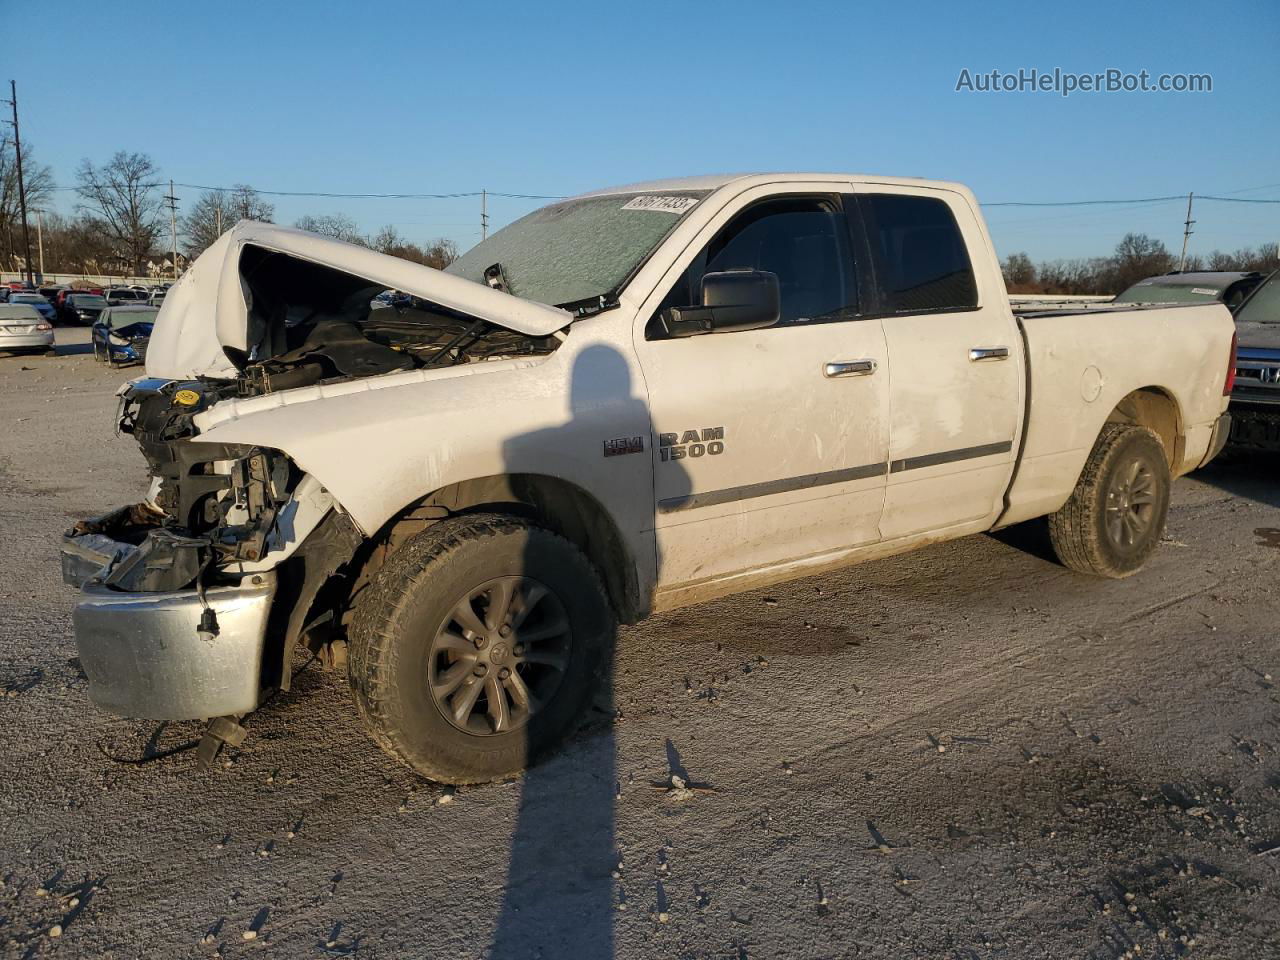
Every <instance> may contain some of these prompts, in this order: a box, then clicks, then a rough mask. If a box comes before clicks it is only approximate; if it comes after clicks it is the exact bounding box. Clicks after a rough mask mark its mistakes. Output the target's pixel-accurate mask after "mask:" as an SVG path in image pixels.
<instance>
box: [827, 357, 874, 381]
mask: <svg viewBox="0 0 1280 960" xmlns="http://www.w3.org/2000/svg"><path fill="white" fill-rule="evenodd" d="M877 366H878V364H877V363H876V362H875V361H874V360H845V361H843V362H833V363H828V364H827V365H826V366H824V367H823V368H822V375H823V376H824V377H869V376H871V374H873V373H875V372H876V367H877Z"/></svg>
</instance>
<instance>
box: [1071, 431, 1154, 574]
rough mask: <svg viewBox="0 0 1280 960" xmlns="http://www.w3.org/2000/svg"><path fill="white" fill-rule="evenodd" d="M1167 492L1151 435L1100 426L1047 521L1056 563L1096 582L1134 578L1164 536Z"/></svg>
mask: <svg viewBox="0 0 1280 960" xmlns="http://www.w3.org/2000/svg"><path fill="white" fill-rule="evenodd" d="M1171 486H1172V479H1171V477H1170V474H1169V461H1168V460H1167V459H1166V455H1165V449H1164V444H1162V443H1161V442H1160V438H1159V437H1157V436H1156V434H1155V433H1154V431H1152V430H1149V429H1147V428H1146V427H1139V426H1134V425H1132V424H1125V423H1108V424H1106V425H1105V426H1104V427H1103V429H1102V433H1100V434H1099V435H1098V439H1097V442H1095V443H1094V445H1093V451H1092V452H1091V453H1090V454H1089V459H1088V460H1087V461H1085V465H1084V470H1083V471H1082V472H1081V474H1080V479H1079V480H1077V481H1076V487H1075V490H1073V491H1072V493H1071V498H1070V499H1069V500H1067V502H1066V503H1065V504H1064V505H1063V506H1062V509H1060V510H1059V511H1058V512H1057V513H1054V514H1051V515H1050V516H1049V538H1050V540H1051V541H1052V542H1053V549H1054V551H1055V552H1056V553H1057V555H1058V559H1059V560H1061V561H1062V562H1063V564H1064V565H1066V566H1068V567H1070V568H1071V569H1072V570H1076V571H1079V572H1080V573H1090V574H1093V575H1095V576H1099V577H1111V578H1113V579H1119V578H1121V577H1127V576H1130V575H1131V574H1134V573H1137V572H1138V571H1139V570H1140V569H1142V566H1143V565H1144V564H1145V563H1146V562H1147V560H1148V559H1149V558H1150V556H1151V554H1152V553H1153V552H1154V551H1155V549H1156V547H1157V546H1158V545H1159V543H1160V538H1161V536H1163V534H1164V526H1165V519H1166V518H1167V517H1168V514H1169V492H1170V488H1171Z"/></svg>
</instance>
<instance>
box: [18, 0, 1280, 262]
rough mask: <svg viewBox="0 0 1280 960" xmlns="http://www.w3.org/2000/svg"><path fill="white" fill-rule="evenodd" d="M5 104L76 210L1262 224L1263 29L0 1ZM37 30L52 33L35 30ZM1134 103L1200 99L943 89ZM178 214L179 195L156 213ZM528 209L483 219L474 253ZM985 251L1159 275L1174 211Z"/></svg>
mask: <svg viewBox="0 0 1280 960" xmlns="http://www.w3.org/2000/svg"><path fill="white" fill-rule="evenodd" d="M0 14H3V17H2V22H3V23H4V24H5V33H6V35H7V36H9V37H22V36H28V37H30V38H32V40H31V42H25V43H6V44H5V45H4V47H3V51H4V52H3V55H0V64H3V65H4V66H5V67H8V70H7V71H0V79H8V78H10V77H12V78H13V79H15V80H16V81H17V82H18V100H19V106H20V108H21V111H22V113H21V122H22V134H23V140H24V141H25V142H27V143H29V144H30V145H31V147H32V149H33V151H34V156H35V158H36V159H37V160H38V161H40V162H42V163H45V164H48V165H49V166H50V167H52V169H53V173H54V176H55V178H56V181H57V184H58V186H59V187H60V188H61V189H60V190H59V191H58V193H57V201H56V205H57V207H58V208H59V209H62V210H64V211H70V210H71V209H72V208H73V207H74V205H75V203H76V195H75V193H74V191H73V190H72V189H70V188H71V187H72V186H73V185H74V182H75V179H74V174H75V169H76V167H77V166H78V165H79V163H80V161H81V160H82V159H83V158H88V159H90V160H92V161H94V162H103V161H105V160H107V159H109V158H110V156H111V155H112V153H114V152H115V151H117V150H129V151H140V152H143V153H146V154H149V155H150V156H151V158H152V159H153V160H154V162H155V163H156V165H157V166H158V167H159V169H160V170H161V173H162V175H163V176H164V177H165V178H170V177H171V178H173V179H174V180H175V181H177V182H179V183H185V184H199V185H208V186H229V185H231V184H235V183H248V184H250V185H252V186H254V187H256V188H258V189H260V190H277V191H306V192H331V193H455V192H472V191H478V190H481V189H485V190H489V191H495V192H499V193H520V194H538V195H546V196H563V195H572V194H575V193H579V192H583V191H586V190H590V189H594V188H598V187H603V186H609V185H613V184H620V183H629V182H633V181H637V180H647V179H653V178H657V177H666V176H681V175H688V174H698V173H722V172H735V171H765V170H826V171H844V172H860V173H876V174H886V175H894V176H923V177H933V178H939V179H946V180H959V181H961V182H964V183H966V184H967V185H969V186H970V187H971V188H972V189H973V190H974V192H975V193H976V194H977V196H978V199H979V200H980V201H982V202H983V203H984V204H987V203H1003V202H1009V201H1021V202H1046V201H1080V200H1099V199H1102V200H1110V199H1132V198H1147V197H1163V196H1172V195H1181V196H1185V195H1186V193H1187V192H1188V191H1195V192H1196V193H1199V194H1215V195H1235V196H1239V197H1244V198H1253V199H1280V124H1277V123H1276V122H1275V121H1276V91H1277V88H1278V87H1280V54H1278V53H1277V52H1276V51H1277V49H1280V43H1278V41H1280V3H1277V2H1276V0H1222V2H1219V3H1216V4H1212V5H1207V4H1204V3H1203V2H1196V3H1190V2H1185V0H1165V2H1160V3H1141V2H1133V3H1120V2H1116V0H1108V2H1104V3H1099V2H1093V0H1077V2H1072V3H1063V2H1057V3H1054V4H1051V5H1050V4H1043V5H1041V4H1032V3H1029V2H1026V0H1020V2H1005V0H998V2H985V3H983V4H981V5H978V4H962V3H957V2H955V0H951V2H933V0H896V2H864V3H860V2H853V0H845V2H841V3H806V2H796V0H789V2H785V3H777V2H775V3H758V2H751V0H737V2H734V3H696V2H689V0H685V2H683V3H664V2H646V3H631V4H627V5H620V4H608V3H603V2H600V0H591V2H587V0H565V2H557V0H544V2H541V3H538V4H532V3H528V4H507V3H503V2H498V0H491V2H488V3H485V4H483V5H476V4H458V3H454V4H447V5H446V4H435V3H429V2H421V0H418V2H412V3H382V2H377V0H366V2H365V3H362V4H360V5H358V6H357V5H354V4H350V3H347V4H338V3H326V2H323V0H313V2H307V3H305V4H304V3H290V2H276V3H262V2H261V0H257V2H253V3H241V2H237V0H224V2H219V3H217V4H207V3H201V4H185V3H177V4H174V3H168V4H151V3H147V2H138V0H131V2H130V3H129V4H127V5H124V6H121V5H118V4H106V3H101V2H97V3H81V2H60V0H45V2H43V3H38V4H37V3H30V2H27V0H0ZM52 24H63V25H74V29H55V28H53V27H52V26H51V25H52ZM1032 68H1034V69H1037V70H1039V71H1041V72H1042V73H1043V72H1049V73H1051V72H1052V71H1053V70H1054V69H1055V68H1056V69H1059V70H1062V71H1064V72H1069V73H1075V74H1091V73H1094V72H1099V71H1104V70H1107V69H1109V68H1111V69H1116V70H1120V71H1126V72H1132V73H1137V72H1138V71H1141V70H1146V71H1148V72H1149V73H1150V74H1151V76H1152V78H1153V79H1154V78H1155V77H1157V76H1159V75H1160V74H1162V73H1167V74H1175V73H1182V74H1191V73H1197V74H1209V75H1210V76H1211V77H1212V86H1213V89H1212V92H1203V93H1174V92H1169V93H1158V92H1156V93H1152V92H1146V93H1142V92H1134V93H1125V92H1114V93H1108V92H1075V93H1074V94H1072V95H1071V96H1068V97H1063V96H1061V95H1060V94H1058V93H1053V92H996V93H990V92H987V93H983V92H970V91H957V90H956V86H957V83H958V81H959V79H960V77H961V71H962V70H966V69H967V70H968V71H969V75H970V76H971V77H976V76H977V75H980V74H988V73H990V71H992V70H999V71H1001V72H1003V73H1017V71H1018V70H1019V69H1024V70H1030V69H1032ZM176 192H177V195H178V196H179V197H180V202H181V203H182V205H183V206H186V205H188V204H189V203H190V202H192V201H194V200H195V198H196V197H197V196H198V194H199V191H198V190H194V189H191V188H188V187H180V188H178V189H177V191H176ZM269 199H271V200H272V201H273V202H274V203H275V205H276V220H277V221H278V222H281V223H292V222H293V221H294V220H296V219H297V218H298V217H300V216H302V215H304V214H327V213H344V214H346V215H348V216H350V217H352V218H354V219H355V220H356V221H357V223H359V224H360V226H361V227H362V228H363V229H365V230H366V231H368V232H370V233H372V232H374V231H376V230H377V229H378V228H379V227H381V226H382V225H384V224H394V225H395V226H396V228H397V229H398V230H399V231H400V232H401V233H402V234H403V235H405V236H406V237H408V238H409V239H412V240H417V241H427V240H430V239H433V238H435V237H447V238H449V239H451V240H453V241H454V242H455V243H456V244H457V245H458V246H459V248H460V249H463V250H465V249H466V248H468V247H470V246H471V245H473V244H474V243H476V242H477V241H478V240H479V239H480V200H479V198H478V197H467V198H457V199H450V200H389V199H364V200H357V199H342V198H299V197H270V198H269ZM543 202H545V201H538V200H519V199H508V198H491V199H490V200H489V205H488V207H489V215H490V222H491V225H492V227H498V226H501V225H502V224H504V223H507V222H509V221H511V220H513V219H515V218H517V217H519V216H521V215H523V214H524V213H526V212H528V211H529V210H531V209H533V208H534V207H536V206H538V205H540V204H541V203H543ZM986 214H987V217H988V221H989V223H990V225H991V229H992V234H993V237H994V240H995V244H996V249H997V252H998V253H999V254H1000V255H1001V256H1002V257H1003V256H1006V255H1008V254H1009V253H1012V252H1016V251H1025V252H1027V253H1029V254H1030V255H1031V256H1032V258H1033V259H1035V260H1045V259H1056V258H1061V257H1077V256H1091V255H1100V254H1104V253H1108V252H1110V250H1111V249H1112V248H1113V247H1114V246H1115V244H1116V242H1117V241H1118V240H1119V239H1120V237H1121V236H1122V235H1123V234H1124V233H1125V232H1127V231H1131V230H1132V231H1140V232H1147V233H1150V234H1152V235H1153V236H1156V237H1158V238H1160V239H1162V240H1163V241H1164V242H1165V243H1166V244H1167V245H1168V246H1169V247H1170V248H1171V249H1173V250H1175V251H1176V250H1178V249H1179V248H1180V246H1181V243H1182V231H1183V224H1182V221H1183V220H1184V219H1185V216H1186V203H1185V200H1171V201H1165V202H1162V203H1156V204H1139V205H1129V206H1121V207H995V206H992V207H987V208H986ZM1193 216H1194V218H1195V220H1196V221H1197V222H1196V224H1195V227H1194V230H1195V233H1194V235H1193V236H1192V237H1191V240H1190V252H1191V253H1207V252H1209V251H1210V250H1212V249H1214V248H1220V249H1235V248H1237V247H1240V246H1256V245H1259V244H1263V243H1276V242H1277V241H1280V204H1240V203H1211V202H1201V203H1197V205H1196V207H1195V212H1194V214H1193Z"/></svg>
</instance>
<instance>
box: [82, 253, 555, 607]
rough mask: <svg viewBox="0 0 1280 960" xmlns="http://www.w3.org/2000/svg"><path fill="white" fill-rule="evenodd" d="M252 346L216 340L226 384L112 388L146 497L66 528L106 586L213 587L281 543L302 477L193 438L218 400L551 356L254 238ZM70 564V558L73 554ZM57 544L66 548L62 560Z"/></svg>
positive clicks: (251, 453)
mask: <svg viewBox="0 0 1280 960" xmlns="http://www.w3.org/2000/svg"><path fill="white" fill-rule="evenodd" d="M239 273H240V287H241V291H242V292H243V295H244V298H245V305H246V307H247V313H248V337H247V342H248V343H249V344H250V348H249V350H247V351H239V350H234V349H231V348H224V352H225V354H226V356H227V358H228V359H229V360H230V361H231V362H232V364H233V365H234V366H235V368H236V370H237V371H238V375H237V376H236V377H235V378H214V377H200V378H197V379H191V380H169V379H162V378H146V379H141V380H137V381H134V382H132V383H130V384H128V385H127V386H126V387H125V388H124V389H123V390H122V392H121V394H120V399H121V404H120V411H119V415H118V419H117V429H118V431H119V432H121V433H127V434H131V435H133V437H134V438H135V439H136V440H137V441H138V444H139V446H140V447H141V448H142V452H143V455H144V456H145V457H146V459H147V463H148V466H149V467H150V472H151V475H152V477H153V478H154V483H153V487H152V490H151V493H150V495H149V497H148V499H147V500H146V501H144V502H142V503H138V504H133V505H130V506H128V507H123V508H121V509H119V510H116V511H113V512H112V513H110V514H107V515H105V516H102V517H97V518H93V519H89V520H83V521H81V522H79V523H78V524H76V526H75V527H74V528H73V529H72V530H71V531H69V532H68V535H67V540H68V542H69V543H70V544H71V545H72V547H73V550H72V551H71V555H72V560H71V561H68V560H66V559H64V563H67V562H73V563H78V564H79V565H80V566H81V567H82V568H83V569H82V571H81V572H82V573H85V574H86V575H87V574H88V573H89V572H90V568H92V571H93V572H96V573H97V575H98V577H99V578H100V580H101V582H102V583H104V584H105V585H106V586H108V587H111V588H114V589H118V590H122V591H128V592H165V591H174V590H182V589H186V588H189V587H191V586H193V585H194V586H195V587H196V588H197V589H203V588H204V587H205V586H207V585H209V584H216V583H217V582H218V581H219V576H220V574H221V573H222V572H223V571H242V570H243V568H244V565H245V564H253V563H255V562H257V561H260V560H261V559H262V558H263V557H264V556H265V555H267V554H268V553H269V552H270V551H271V550H272V549H273V548H275V547H278V546H280V538H279V537H278V536H276V535H277V534H278V531H277V530H276V526H277V524H276V521H277V517H278V516H279V515H280V513H281V511H282V510H283V509H284V508H285V506H286V505H287V504H289V503H290V501H291V499H292V498H293V497H294V495H295V493H296V492H297V491H298V488H299V484H300V482H301V481H302V479H303V474H302V473H301V471H300V470H299V469H298V468H297V467H296V466H295V465H294V464H293V463H291V462H290V460H289V459H288V457H286V456H285V455H284V454H282V453H280V452H279V451H277V450H271V449H265V448H259V447H252V446H245V445H237V444H217V443H203V442H200V443H196V442H192V438H193V437H194V436H196V435H197V434H198V432H199V430H198V428H197V427H196V426H195V423H194V420H195V418H196V417H197V416H198V415H199V414H200V413H201V412H202V411H205V410H207V409H208V408H209V407H211V406H213V405H214V404H216V403H219V402H220V401H222V400H227V399H233V398H243V397H253V396H260V395H263V394H268V393H274V392H278V391H281V390H288V389H292V388H297V387H305V386H310V385H313V384H323V383H333V382H340V381H345V380H351V379H355V378H360V377H371V376H378V375H381V374H389V373H395V372H399V371H405V370H414V369H421V368H426V367H444V366H451V365H456V364H462V363H475V362H482V361H488V360H498V359H507V358H511V357H525V356H537V355H542V354H549V353H551V352H552V351H554V350H555V348H556V347H557V346H558V345H559V343H560V339H561V337H562V335H561V334H553V335H550V336H545V337H534V336H529V335H526V334H522V333H518V332H515V331H513V330H510V329H507V328H505V327H502V326H500V325H498V324H495V323H493V322H491V321H488V320H484V319H481V318H477V317H472V316H467V315H465V314H463V313H460V312H458V311H455V310H452V309H449V308H447V307H443V306H440V305H439V304H434V303H431V302H429V301H426V300H423V299H421V298H417V297H412V296H406V295H401V296H399V297H392V298H386V297H383V296H382V295H383V292H384V290H385V287H384V286H383V285H382V284H378V283H373V282H371V281H370V280H368V279H365V278H362V277H358V276H355V275H353V274H350V273H347V272H344V271H342V270H339V269H336V268H334V267H331V266H326V265H323V264H319V263H315V262H312V261H310V260H306V259H303V258H301V257H297V256H293V255H291V254H287V253H281V252H278V251H273V250H269V249H266V248H265V247H259V246H255V245H252V244H249V245H246V246H245V248H244V250H243V252H242V254H241V256H240V260H239ZM77 550H78V551H79V556H80V559H79V560H76V559H75V557H76V556H77V554H76V551H77ZM66 556H67V551H64V558H65V557H66Z"/></svg>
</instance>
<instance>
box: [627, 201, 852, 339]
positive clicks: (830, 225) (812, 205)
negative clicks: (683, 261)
mask: <svg viewBox="0 0 1280 960" xmlns="http://www.w3.org/2000/svg"><path fill="white" fill-rule="evenodd" d="M726 270H763V271H767V272H769V273H772V274H775V275H776V276H777V278H778V286H779V293H780V300H781V314H780V318H779V320H778V326H788V325H794V324H800V323H810V322H814V321H830V320H842V319H849V318H851V317H854V316H857V314H858V294H857V282H856V278H855V275H854V271H853V257H852V256H851V254H850V252H849V235H848V230H847V228H846V226H845V220H844V214H843V212H842V211H841V209H840V205H839V203H838V202H837V201H835V200H834V199H827V198H822V199H815V198H806V197H799V198H786V199H777V200H767V201H764V202H762V203H759V204H756V205H755V206H753V207H749V208H748V209H746V210H744V211H743V212H742V213H740V214H739V215H738V216H737V217H736V218H735V219H734V220H733V221H731V222H730V223H729V225H728V226H726V227H725V228H724V229H723V230H722V231H721V232H720V233H719V234H717V235H716V237H715V239H713V240H712V241H711V242H710V243H709V244H707V246H706V248H705V249H704V250H702V251H701V252H700V253H699V254H698V256H697V257H696V258H695V259H694V261H693V263H692V264H690V265H689V268H688V269H687V270H686V271H685V272H684V274H683V275H682V276H681V277H680V279H679V280H677V281H676V283H675V285H674V286H673V287H672V288H671V291H670V292H669V293H668V294H667V296H666V298H665V299H664V300H663V302H662V304H661V305H660V306H659V308H658V311H657V313H658V314H661V312H662V311H663V310H665V309H667V308H668V307H689V306H697V305H699V304H700V303H701V298H702V278H703V277H704V276H705V275H706V274H708V273H719V272H722V271H726ZM662 336H663V333H662V326H661V324H660V323H659V322H657V315H655V317H654V319H653V320H652V321H651V322H650V323H649V328H648V330H647V331H646V337H647V339H650V340H654V339H660V338H661V337H662Z"/></svg>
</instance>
